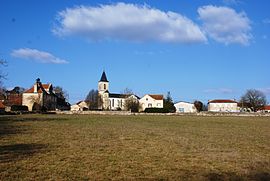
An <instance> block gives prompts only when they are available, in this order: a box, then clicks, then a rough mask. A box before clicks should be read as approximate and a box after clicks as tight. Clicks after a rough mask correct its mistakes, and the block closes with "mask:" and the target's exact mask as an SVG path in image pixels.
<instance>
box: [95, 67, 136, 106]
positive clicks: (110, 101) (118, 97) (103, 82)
mask: <svg viewBox="0 0 270 181" xmlns="http://www.w3.org/2000/svg"><path fill="white" fill-rule="evenodd" d="M98 94H99V96H100V98H101V102H102V103H99V109H103V110H125V101H126V100H127V99H134V101H138V100H139V97H138V96H136V95H134V94H116V93H110V92H109V81H108V79H107V76H106V73H105V72H104V71H103V73H102V75H101V78H100V81H99V82H98Z"/></svg>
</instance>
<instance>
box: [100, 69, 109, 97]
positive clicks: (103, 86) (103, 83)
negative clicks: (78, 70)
mask: <svg viewBox="0 0 270 181" xmlns="http://www.w3.org/2000/svg"><path fill="white" fill-rule="evenodd" d="M107 91H109V81H108V80H107V76H106V73H105V71H103V73H102V75H101V78H100V81H98V92H99V93H104V92H107Z"/></svg>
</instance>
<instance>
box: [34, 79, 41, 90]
mask: <svg viewBox="0 0 270 181" xmlns="http://www.w3.org/2000/svg"><path fill="white" fill-rule="evenodd" d="M39 87H40V78H37V79H36V83H35V84H34V93H37V91H38V89H39Z"/></svg>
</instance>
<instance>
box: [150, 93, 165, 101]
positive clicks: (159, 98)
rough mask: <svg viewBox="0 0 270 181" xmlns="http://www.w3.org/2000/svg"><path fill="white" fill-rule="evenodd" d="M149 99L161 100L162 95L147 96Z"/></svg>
mask: <svg viewBox="0 0 270 181" xmlns="http://www.w3.org/2000/svg"><path fill="white" fill-rule="evenodd" d="M148 95H149V96H150V97H152V98H153V99H156V100H163V95H161V94H148Z"/></svg>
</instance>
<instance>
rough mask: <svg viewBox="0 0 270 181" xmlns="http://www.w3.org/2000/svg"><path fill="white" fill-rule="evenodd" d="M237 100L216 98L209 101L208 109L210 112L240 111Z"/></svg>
mask: <svg viewBox="0 0 270 181" xmlns="http://www.w3.org/2000/svg"><path fill="white" fill-rule="evenodd" d="M237 104H238V103H237V102H236V101H235V100H229V99H216V100H210V101H208V111H210V112H239V107H238V106H237Z"/></svg>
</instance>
